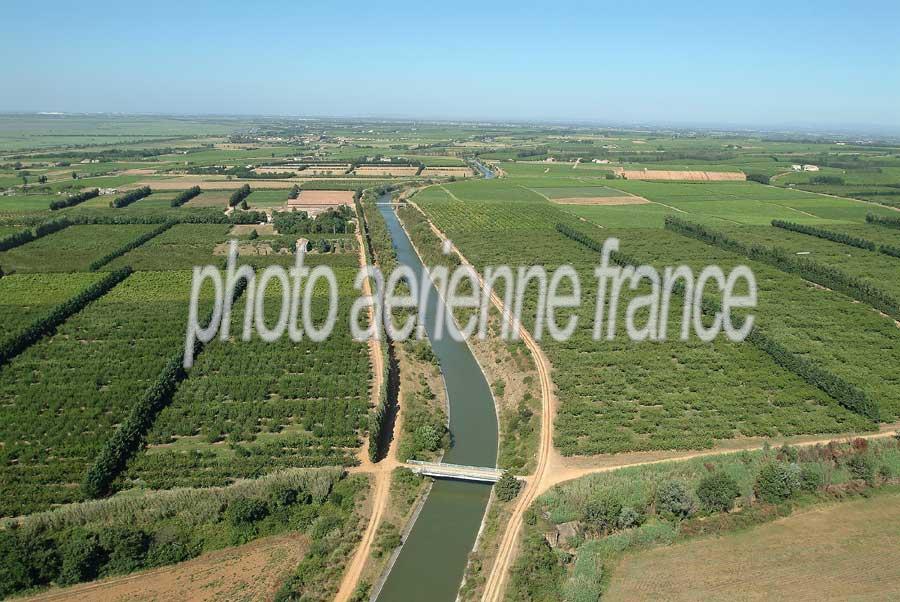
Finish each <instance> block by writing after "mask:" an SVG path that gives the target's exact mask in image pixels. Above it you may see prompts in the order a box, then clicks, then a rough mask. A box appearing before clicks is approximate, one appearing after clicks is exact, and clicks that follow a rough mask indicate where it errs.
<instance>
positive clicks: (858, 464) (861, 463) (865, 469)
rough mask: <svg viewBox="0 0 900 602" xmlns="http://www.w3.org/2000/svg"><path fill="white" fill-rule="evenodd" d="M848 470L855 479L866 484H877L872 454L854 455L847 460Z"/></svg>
mask: <svg viewBox="0 0 900 602" xmlns="http://www.w3.org/2000/svg"><path fill="white" fill-rule="evenodd" d="M847 469H848V470H849V471H850V474H851V475H853V478H855V479H862V480H863V481H865V482H866V483H869V484H872V483H874V482H875V461H874V459H873V458H872V456H871V455H870V454H867V453H862V454H854V455H852V456H850V458H849V459H848V460H847Z"/></svg>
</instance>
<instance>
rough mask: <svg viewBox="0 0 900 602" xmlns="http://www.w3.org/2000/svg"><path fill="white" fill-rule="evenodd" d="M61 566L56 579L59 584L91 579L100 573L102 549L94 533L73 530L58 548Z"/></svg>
mask: <svg viewBox="0 0 900 602" xmlns="http://www.w3.org/2000/svg"><path fill="white" fill-rule="evenodd" d="M60 556H61V557H62V567H61V568H60V572H59V577H58V578H57V579H56V581H57V583H59V584H60V585H71V584H73V583H81V582H82V581H91V580H92V579H96V577H97V575H99V574H100V567H101V566H102V564H103V556H104V550H103V547H102V546H101V545H100V540H99V539H98V538H97V535H96V534H95V533H90V532H87V531H83V530H77V531H75V532H73V533H72V534H71V535H70V536H69V538H68V539H67V540H66V541H65V543H63V545H62V547H61V548H60Z"/></svg>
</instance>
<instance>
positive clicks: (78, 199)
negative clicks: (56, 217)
mask: <svg viewBox="0 0 900 602" xmlns="http://www.w3.org/2000/svg"><path fill="white" fill-rule="evenodd" d="M96 196H100V189H99V188H94V189H93V190H88V191H86V192H79V193H78V194H73V195H70V196H68V197H66V198H65V199H63V200H60V201H51V202H50V211H56V210H58V209H63V208H65V207H74V206H75V205H77V204H79V203H83V202H85V201H87V200H88V199H92V198H94V197H96Z"/></svg>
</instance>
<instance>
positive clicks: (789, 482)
mask: <svg viewBox="0 0 900 602" xmlns="http://www.w3.org/2000/svg"><path fill="white" fill-rule="evenodd" d="M754 490H755V491H756V496H757V497H758V498H760V499H761V500H763V501H765V502H769V503H770V504H777V503H778V502H783V501H784V500H786V499H788V498H789V497H791V496H792V495H794V494H795V493H796V492H797V491H799V490H800V469H799V467H798V466H797V465H796V464H781V463H777V462H770V463H768V464H764V465H763V467H762V468H760V469H759V474H758V475H757V476H756V484H755V486H754Z"/></svg>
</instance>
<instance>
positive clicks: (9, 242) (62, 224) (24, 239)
mask: <svg viewBox="0 0 900 602" xmlns="http://www.w3.org/2000/svg"><path fill="white" fill-rule="evenodd" d="M73 223H74V222H72V221H71V220H69V219H67V218H65V217H61V218H59V219H52V220H47V221H44V222H40V223H38V224H37V225H36V226H35V227H34V228H31V229H30V230H22V231H20V232H13V233H12V234H9V235H7V236H4V237H3V238H0V251H8V250H9V249H13V248H15V247H19V246H21V245H24V244H25V243H28V242H31V241H33V240H36V239H38V238H40V237H42V236H46V235H48V234H53V233H54V232H58V231H60V230H62V229H63V228H68V227H69V226H71V225H72V224H73Z"/></svg>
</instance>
